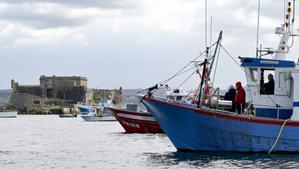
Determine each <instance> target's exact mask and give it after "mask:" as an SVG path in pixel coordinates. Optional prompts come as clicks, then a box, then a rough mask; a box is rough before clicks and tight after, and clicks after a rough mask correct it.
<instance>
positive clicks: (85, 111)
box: [76, 103, 96, 115]
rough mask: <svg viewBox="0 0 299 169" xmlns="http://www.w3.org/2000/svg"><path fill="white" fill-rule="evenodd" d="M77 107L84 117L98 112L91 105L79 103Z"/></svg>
mask: <svg viewBox="0 0 299 169" xmlns="http://www.w3.org/2000/svg"><path fill="white" fill-rule="evenodd" d="M76 107H77V108H78V109H79V112H80V114H82V115H87V114H89V113H91V112H94V111H96V108H95V107H93V106H91V105H87V104H84V103H77V104H76Z"/></svg>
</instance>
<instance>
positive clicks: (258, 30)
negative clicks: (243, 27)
mask: <svg viewBox="0 0 299 169" xmlns="http://www.w3.org/2000/svg"><path fill="white" fill-rule="evenodd" d="M257 8H258V10H257V29H256V57H257V58H258V56H259V34H260V10H261V0H258V7H257Z"/></svg>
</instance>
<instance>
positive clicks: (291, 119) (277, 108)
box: [139, 1, 299, 154]
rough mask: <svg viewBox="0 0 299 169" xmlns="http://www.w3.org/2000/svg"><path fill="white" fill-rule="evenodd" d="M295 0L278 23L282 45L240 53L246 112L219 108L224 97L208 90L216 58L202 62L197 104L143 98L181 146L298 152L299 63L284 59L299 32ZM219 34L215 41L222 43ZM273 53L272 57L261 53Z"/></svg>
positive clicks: (163, 127) (149, 94) (182, 147)
mask: <svg viewBox="0 0 299 169" xmlns="http://www.w3.org/2000/svg"><path fill="white" fill-rule="evenodd" d="M292 4H293V6H294V5H295V1H293V3H292V2H290V1H288V5H286V6H287V9H286V19H285V23H284V24H283V25H282V26H281V27H279V28H276V33H277V34H280V35H282V39H281V41H280V43H279V46H278V49H277V50H275V51H273V50H270V49H258V50H257V54H258V55H257V57H255V58H250V57H243V58H241V57H240V60H241V66H242V68H243V69H244V70H245V75H246V80H247V90H248V92H247V94H249V96H250V100H249V102H248V107H246V108H245V111H244V112H243V113H242V114H238V113H236V112H234V111H228V110H225V109H220V108H219V106H218V102H219V100H220V98H219V97H218V96H217V95H214V94H213V95H212V96H208V95H206V94H205V91H206V90H205V89H206V88H207V84H208V83H207V82H208V81H209V79H210V77H209V75H210V72H211V70H212V68H211V66H212V65H213V62H214V58H212V59H210V58H205V60H204V62H203V63H202V66H203V69H202V76H201V77H202V79H201V83H200V86H199V88H198V91H199V95H198V97H197V98H195V100H196V101H197V103H196V104H189V103H184V102H177V101H173V100H169V99H164V98H159V97H153V96H152V93H153V91H150V90H149V92H148V95H146V96H140V97H139V98H140V99H141V101H142V103H143V104H144V105H145V106H146V108H147V109H148V110H149V111H150V112H152V114H153V116H154V117H155V119H156V120H157V122H158V123H159V125H160V126H161V128H162V129H163V130H164V132H165V133H166V134H167V135H168V137H169V138H170V140H171V141H172V143H173V144H174V146H175V147H176V148H177V150H178V151H227V152H245V153H256V152H268V153H269V154H270V153H299V62H297V63H295V62H294V61H290V60H286V54H287V53H288V52H289V50H290V48H291V46H288V39H289V38H290V37H294V36H296V35H295V34H294V33H293V32H292V28H293V25H294V18H293V16H295V15H294V14H293V13H292V11H294V8H292ZM220 35H221V34H220ZM219 37H221V36H219ZM219 39H221V38H219ZM219 39H218V42H217V43H216V44H217V45H218V46H221V47H222V45H221V44H219V42H220V41H219ZM222 48H223V47H222ZM216 49H217V47H216ZM225 51H226V50H225ZM226 52H227V51H226ZM269 54H274V57H273V58H272V59H265V58H262V57H263V56H265V55H269ZM214 56H215V55H214ZM214 56H213V57H214ZM264 77H268V82H267V83H264V81H266V79H265V78H264ZM271 81H272V85H273V86H272V87H269V86H270V82H271ZM274 81H275V83H274ZM237 84H240V83H237ZM266 84H267V85H266ZM238 88H239V87H238ZM239 89H240V88H239ZM239 89H238V90H239ZM151 90H153V89H151ZM211 97H216V98H217V104H216V106H211V105H210V102H209V99H211ZM244 100H245V99H244ZM242 104H243V103H242ZM243 106H244V104H243ZM241 112H242V111H241Z"/></svg>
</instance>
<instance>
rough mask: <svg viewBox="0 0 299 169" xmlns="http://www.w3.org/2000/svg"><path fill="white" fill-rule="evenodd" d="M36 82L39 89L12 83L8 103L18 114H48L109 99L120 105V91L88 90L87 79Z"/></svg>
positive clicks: (44, 78) (47, 78) (42, 78)
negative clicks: (81, 104) (55, 110)
mask: <svg viewBox="0 0 299 169" xmlns="http://www.w3.org/2000/svg"><path fill="white" fill-rule="evenodd" d="M39 81H40V84H39V85H20V84H19V83H18V82H16V81H15V80H11V88H12V93H11V98H10V103H11V104H12V105H14V106H15V108H16V109H17V110H18V111H19V112H21V113H25V114H48V113H53V112H51V107H55V106H56V107H57V106H60V107H73V105H74V104H76V103H78V102H85V103H92V102H96V101H97V100H98V99H100V98H104V97H105V98H109V97H111V96H112V95H114V97H115V99H116V100H114V102H117V103H119V102H122V99H121V97H122V96H121V93H122V92H121V90H120V91H119V90H101V89H89V88H88V86H87V78H86V77H81V76H45V75H42V76H40V78H39ZM95 99H96V100H95Z"/></svg>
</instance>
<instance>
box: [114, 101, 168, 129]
mask: <svg viewBox="0 0 299 169" xmlns="http://www.w3.org/2000/svg"><path fill="white" fill-rule="evenodd" d="M129 107H132V104H127V108H112V107H109V109H110V110H111V111H112V114H113V116H114V117H115V118H116V119H117V121H118V122H119V123H120V124H121V126H122V127H123V128H124V130H125V131H126V133H163V130H162V129H161V127H160V126H159V124H158V123H157V122H156V120H155V119H154V118H153V117H152V114H151V113H149V112H142V111H138V110H137V109H133V110H132V109H130V108H129Z"/></svg>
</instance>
